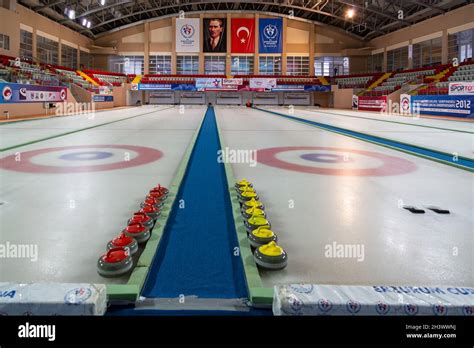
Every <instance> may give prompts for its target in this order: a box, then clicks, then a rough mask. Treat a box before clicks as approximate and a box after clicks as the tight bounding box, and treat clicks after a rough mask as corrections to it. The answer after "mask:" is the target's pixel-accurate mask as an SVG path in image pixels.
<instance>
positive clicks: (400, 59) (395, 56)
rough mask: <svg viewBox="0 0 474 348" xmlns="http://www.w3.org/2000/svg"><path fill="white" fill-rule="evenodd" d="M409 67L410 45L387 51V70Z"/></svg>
mask: <svg viewBox="0 0 474 348" xmlns="http://www.w3.org/2000/svg"><path fill="white" fill-rule="evenodd" d="M407 68H408V46H405V47H400V48H396V49H394V50H390V51H387V71H397V70H403V69H407Z"/></svg>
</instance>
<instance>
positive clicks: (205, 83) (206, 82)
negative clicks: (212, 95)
mask: <svg viewBox="0 0 474 348" xmlns="http://www.w3.org/2000/svg"><path fill="white" fill-rule="evenodd" d="M196 88H197V90H198V91H208V90H218V89H221V88H222V79H220V78H201V79H196Z"/></svg>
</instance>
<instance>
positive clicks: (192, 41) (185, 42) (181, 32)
mask: <svg viewBox="0 0 474 348" xmlns="http://www.w3.org/2000/svg"><path fill="white" fill-rule="evenodd" d="M199 37H200V30H199V18H178V19H176V52H199V48H200V42H199Z"/></svg>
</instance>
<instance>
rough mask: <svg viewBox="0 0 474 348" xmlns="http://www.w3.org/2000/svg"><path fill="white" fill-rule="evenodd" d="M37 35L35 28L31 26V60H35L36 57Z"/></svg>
mask: <svg viewBox="0 0 474 348" xmlns="http://www.w3.org/2000/svg"><path fill="white" fill-rule="evenodd" d="M37 38H38V36H37V35H36V28H33V33H32V35H31V40H32V42H31V55H32V57H33V61H36V60H37V59H38V52H36V51H37V47H38V40H37Z"/></svg>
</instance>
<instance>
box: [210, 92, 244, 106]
mask: <svg viewBox="0 0 474 348" xmlns="http://www.w3.org/2000/svg"><path fill="white" fill-rule="evenodd" d="M216 103H217V104H220V105H242V95H241V94H240V93H232V92H222V93H217V99H216Z"/></svg>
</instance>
